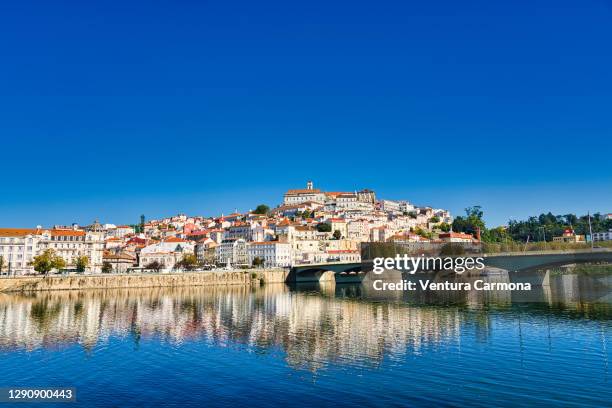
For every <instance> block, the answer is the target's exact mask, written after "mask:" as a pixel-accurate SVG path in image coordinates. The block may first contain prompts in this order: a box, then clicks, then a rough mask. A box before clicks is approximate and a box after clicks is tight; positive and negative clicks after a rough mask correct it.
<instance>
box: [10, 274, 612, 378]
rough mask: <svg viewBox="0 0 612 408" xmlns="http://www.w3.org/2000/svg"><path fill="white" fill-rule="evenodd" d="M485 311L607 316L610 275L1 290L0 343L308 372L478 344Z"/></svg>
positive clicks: (557, 319)
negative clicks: (102, 348) (537, 283)
mask: <svg viewBox="0 0 612 408" xmlns="http://www.w3.org/2000/svg"><path fill="white" fill-rule="evenodd" d="M490 279H498V278H496V277H491V278H490ZM493 316H498V317H499V316H501V318H502V319H506V323H507V324H511V325H514V324H516V327H517V329H518V330H519V331H520V330H522V327H521V326H520V325H521V318H522V322H523V323H522V324H523V325H526V324H529V323H528V322H529V321H530V320H532V321H535V322H536V324H540V323H542V322H544V321H545V322H546V324H548V325H549V331H550V325H562V324H567V320H568V319H573V320H581V319H588V320H598V321H601V322H603V323H604V324H606V325H607V324H608V323H609V318H610V316H612V310H611V303H610V278H609V277H603V278H601V277H600V278H593V277H579V276H576V275H566V276H559V277H555V278H554V279H551V284H550V286H547V287H539V288H534V290H533V291H531V292H529V293H520V292H509V291H494V292H493V291H492V292H479V291H471V292H422V291H420V292H402V291H393V292H378V291H373V290H372V289H371V287H370V286H369V285H333V284H329V285H319V284H315V285H312V284H311V285H300V286H296V287H291V288H290V287H287V286H285V285H267V286H264V287H261V288H256V289H253V288H247V287H241V286H235V287H212V288H211V287H200V288H178V289H137V290H135V289H123V290H99V291H82V292H74V291H68V292H47V293H43V292H38V293H33V294H2V295H0V348H2V349H3V351H5V352H6V351H11V350H26V351H32V350H36V349H41V348H62V347H66V346H70V345H74V344H80V345H82V347H84V348H85V349H87V350H94V349H95V347H96V346H97V345H100V344H104V343H105V342H107V341H108V340H109V339H110V338H111V337H119V338H123V339H126V340H129V341H132V342H133V343H134V345H135V347H138V344H139V343H140V342H141V341H143V340H144V339H149V338H158V339H160V340H161V341H164V342H169V343H171V344H174V345H180V344H181V343H183V342H187V341H192V340H198V341H204V342H206V343H208V344H212V345H215V346H221V347H227V346H234V345H240V346H242V347H248V348H251V349H253V350H257V351H262V352H266V351H269V350H274V349H279V350H282V352H283V353H284V359H285V361H286V363H287V364H288V365H290V366H292V367H295V368H303V369H308V370H311V371H316V370H318V369H319V368H321V367H322V366H324V365H326V364H330V363H340V364H342V363H343V362H351V364H355V362H358V363H359V364H361V365H370V366H377V365H379V364H380V363H381V361H383V359H384V358H387V357H388V358H391V359H400V358H403V357H404V356H405V355H406V354H413V355H418V354H419V353H420V352H421V350H422V349H423V348H426V347H439V346H441V345H445V344H460V343H461V338H462V336H471V337H474V338H475V339H476V340H477V341H479V342H487V341H488V339H489V337H490V336H491V333H492V331H493V330H495V327H494V325H493V324H492V317H493ZM517 316H518V318H519V319H518V320H516V321H514V320H512V319H513V318H514V317H517ZM521 316H522V317H521ZM544 319H545V320H544ZM519 334H520V333H519ZM604 334H605V332H604ZM604 346H605V343H604ZM516 347H521V344H520V343H517V344H516Z"/></svg>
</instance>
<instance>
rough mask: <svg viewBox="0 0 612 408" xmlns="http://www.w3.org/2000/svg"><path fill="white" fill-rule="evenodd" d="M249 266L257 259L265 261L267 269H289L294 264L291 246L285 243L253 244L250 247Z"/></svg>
mask: <svg viewBox="0 0 612 408" xmlns="http://www.w3.org/2000/svg"><path fill="white" fill-rule="evenodd" d="M248 256H249V265H253V260H254V259H255V258H260V259H263V260H264V266H265V267H267V268H279V267H289V266H291V264H292V261H293V259H292V255H291V244H288V243H284V242H276V241H270V242H252V243H251V244H249V246H248Z"/></svg>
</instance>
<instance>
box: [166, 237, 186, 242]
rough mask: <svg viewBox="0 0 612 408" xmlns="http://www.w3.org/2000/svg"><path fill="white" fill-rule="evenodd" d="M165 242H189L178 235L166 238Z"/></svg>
mask: <svg viewBox="0 0 612 408" xmlns="http://www.w3.org/2000/svg"><path fill="white" fill-rule="evenodd" d="M165 242H187V241H185V240H184V239H182V238H177V237H169V238H166V239H165Z"/></svg>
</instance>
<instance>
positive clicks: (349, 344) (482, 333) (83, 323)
mask: <svg viewBox="0 0 612 408" xmlns="http://www.w3.org/2000/svg"><path fill="white" fill-rule="evenodd" d="M611 317H612V298H611V295H610V277H609V276H608V277H603V278H601V277H593V276H582V277H580V276H576V275H563V276H555V277H553V278H551V283H550V286H545V287H536V288H534V289H533V290H532V291H531V292H529V293H522V292H509V291H496V292H484V291H480V292H476V291H470V292H446V293H444V292H435V293H434V292H420V293H413V292H401V291H393V292H378V291H373V290H371V289H370V288H368V287H367V286H365V285H351V284H342V285H334V284H326V285H321V284H312V285H306V286H304V285H302V286H293V287H289V286H287V285H283V284H278V285H265V286H262V287H259V288H251V287H246V286H244V287H243V286H235V287H200V288H177V289H124V290H91V291H57V292H37V293H31V294H0V386H1V387H9V386H10V387H24V386H28V387H50V386H58V387H59V386H62V387H74V388H76V394H77V402H76V404H68V406H86V407H97V406H99V407H102V406H121V407H125V406H161V405H163V406H176V407H196V406H270V405H290V406H309V407H310V406H380V407H387V406H431V405H437V406H458V405H470V406H483V407H492V406H509V405H523V406H532V405H538V406H559V405H561V406H565V407H570V406H584V407H586V406H593V407H595V406H598V407H599V406H609V404H610V401H612V391H611V390H612V384H611V375H610V361H609V357H610V351H609V350H610V348H611V347H612V345H611V344H610V341H609V335H610V329H611V328H612V323H611V322H612V320H611ZM1 405H2V404H0V406H1ZM53 405H54V404H49V403H47V404H43V405H42V406H53ZM55 405H57V406H66V404H55ZM20 406H23V405H20ZM36 406H41V405H39V404H37V405H36Z"/></svg>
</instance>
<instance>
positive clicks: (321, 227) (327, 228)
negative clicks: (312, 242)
mask: <svg viewBox="0 0 612 408" xmlns="http://www.w3.org/2000/svg"><path fill="white" fill-rule="evenodd" d="M316 228H317V231H319V232H331V225H330V224H328V223H326V222H321V223H319V224H317V226H316Z"/></svg>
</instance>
